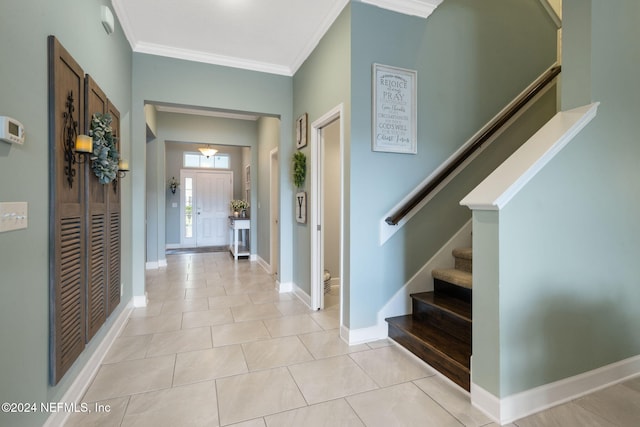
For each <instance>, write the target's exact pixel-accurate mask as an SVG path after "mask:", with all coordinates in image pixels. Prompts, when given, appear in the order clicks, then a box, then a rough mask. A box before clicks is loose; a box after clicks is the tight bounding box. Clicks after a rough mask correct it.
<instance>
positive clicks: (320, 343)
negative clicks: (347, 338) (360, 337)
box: [300, 330, 369, 359]
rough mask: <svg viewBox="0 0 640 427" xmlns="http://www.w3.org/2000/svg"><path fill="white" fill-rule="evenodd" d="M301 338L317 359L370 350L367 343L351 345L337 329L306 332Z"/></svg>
mask: <svg viewBox="0 0 640 427" xmlns="http://www.w3.org/2000/svg"><path fill="white" fill-rule="evenodd" d="M300 339H301V340H302V342H303V343H304V345H305V346H306V347H307V348H308V349H309V351H310V352H311V354H312V355H313V357H315V358H316V359H322V358H325V357H333V356H339V355H342V354H348V353H352V352H356V351H364V350H369V347H368V346H367V345H366V344H360V345H352V346H350V345H349V344H347V343H346V342H344V341H343V340H342V339H341V338H340V337H339V336H338V331H337V330H331V331H322V332H313V333H310V334H304V335H300Z"/></svg>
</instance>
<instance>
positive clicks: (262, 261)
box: [256, 255, 271, 274]
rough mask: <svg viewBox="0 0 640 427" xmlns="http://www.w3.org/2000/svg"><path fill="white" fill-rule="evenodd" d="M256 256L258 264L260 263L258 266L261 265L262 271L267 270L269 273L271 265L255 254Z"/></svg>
mask: <svg viewBox="0 0 640 427" xmlns="http://www.w3.org/2000/svg"><path fill="white" fill-rule="evenodd" d="M256 257H257V261H258V265H260V267H262V268H263V269H264V271H266V272H267V274H271V265H269V263H268V262H267V261H265V260H264V259H263V258H262V257H261V256H259V255H256Z"/></svg>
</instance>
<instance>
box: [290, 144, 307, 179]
mask: <svg viewBox="0 0 640 427" xmlns="http://www.w3.org/2000/svg"><path fill="white" fill-rule="evenodd" d="M292 163H293V167H292V175H291V177H292V178H293V184H294V185H295V186H296V187H298V188H300V187H302V186H303V185H304V180H305V178H306V176H307V157H306V156H305V155H304V153H302V152H300V151H296V152H295V153H293V158H292Z"/></svg>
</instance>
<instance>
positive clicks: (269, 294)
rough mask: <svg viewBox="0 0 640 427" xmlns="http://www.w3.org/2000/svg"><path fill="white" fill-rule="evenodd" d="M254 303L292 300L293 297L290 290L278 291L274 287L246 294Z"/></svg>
mask: <svg viewBox="0 0 640 427" xmlns="http://www.w3.org/2000/svg"><path fill="white" fill-rule="evenodd" d="M248 295H249V298H250V299H251V302H252V303H254V304H266V303H269V302H271V303H278V302H282V301H292V300H293V299H294V298H295V297H294V296H293V295H292V294H291V293H290V292H285V293H280V292H278V291H277V290H275V289H271V290H268V291H261V292H254V293H250V294H248Z"/></svg>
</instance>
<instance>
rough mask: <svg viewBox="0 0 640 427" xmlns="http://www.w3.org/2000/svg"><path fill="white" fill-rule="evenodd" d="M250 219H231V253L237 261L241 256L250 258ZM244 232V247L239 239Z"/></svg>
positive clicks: (233, 217) (234, 217)
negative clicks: (242, 231)
mask: <svg viewBox="0 0 640 427" xmlns="http://www.w3.org/2000/svg"><path fill="white" fill-rule="evenodd" d="M249 228H250V221H249V217H236V216H230V217H229V233H230V240H229V241H230V245H229V251H231V255H233V258H234V259H235V260H237V259H238V257H239V256H249V255H250V252H249ZM241 230H244V236H243V238H242V245H240V243H239V241H238V239H239V237H240V231H241Z"/></svg>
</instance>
